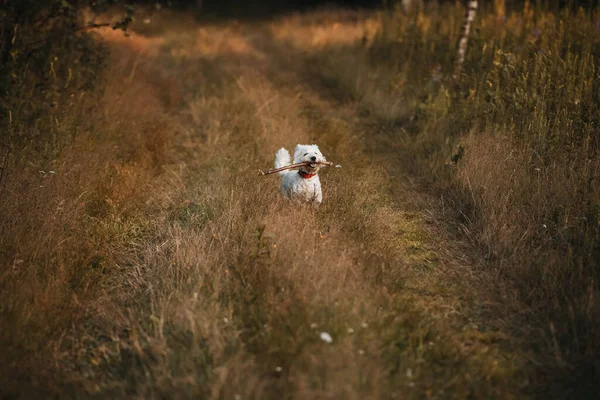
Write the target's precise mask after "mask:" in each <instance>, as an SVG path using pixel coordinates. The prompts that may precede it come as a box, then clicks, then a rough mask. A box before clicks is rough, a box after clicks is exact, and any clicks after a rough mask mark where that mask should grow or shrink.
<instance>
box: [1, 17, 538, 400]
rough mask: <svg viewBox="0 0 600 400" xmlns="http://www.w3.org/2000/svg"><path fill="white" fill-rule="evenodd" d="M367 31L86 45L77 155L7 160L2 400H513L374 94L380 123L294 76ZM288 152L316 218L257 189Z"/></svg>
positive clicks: (351, 24) (508, 358)
mask: <svg viewBox="0 0 600 400" xmlns="http://www.w3.org/2000/svg"><path fill="white" fill-rule="evenodd" d="M317 17H318V18H317ZM319 18H321V19H322V20H321V19H319ZM311 20H312V21H313V22H309V21H311ZM315 20H317V21H318V22H314V21H315ZM164 23H165V24H169V23H170V22H168V21H166V22H164ZM311 24H312V25H315V24H316V25H319V26H320V27H318V28H317V27H315V26H311ZM374 24H375V22H374V19H373V18H372V16H371V15H363V14H354V13H332V12H330V13H329V14H327V13H325V12H323V13H318V14H314V15H308V16H306V17H301V16H294V17H290V18H285V19H282V20H276V21H274V22H270V23H261V24H258V25H257V24H243V23H241V24H236V25H230V26H218V25H215V26H211V25H205V26H202V27H196V26H192V27H189V28H187V29H185V30H183V29H182V30H180V31H176V32H171V33H169V34H167V33H165V34H164V35H163V34H156V35H154V36H149V37H139V36H135V35H134V37H133V38H131V39H129V40H127V41H123V40H122V39H121V38H120V37H114V36H111V35H110V34H109V33H107V32H104V33H103V35H104V40H105V41H106V42H107V45H108V46H109V47H110V48H111V49H112V52H113V54H112V57H113V58H112V60H113V62H112V63H111V64H110V65H111V67H110V68H109V69H108V70H107V71H105V74H104V75H103V79H104V81H103V82H104V83H103V89H102V91H99V92H98V93H96V94H95V96H89V100H85V99H84V100H83V101H82V102H81V103H80V104H79V105H78V107H80V108H76V109H73V110H69V114H67V118H71V119H72V121H71V123H70V124H69V126H73V127H76V128H77V129H79V130H80V132H78V135H77V136H76V139H75V141H74V142H73V143H72V144H71V145H68V146H67V147H66V148H65V149H64V150H63V151H62V152H61V153H60V154H59V156H57V157H55V158H54V159H53V160H52V161H51V162H49V163H47V164H44V163H43V162H42V161H38V160H37V159H33V160H32V159H30V160H24V159H17V158H15V159H14V160H13V163H12V168H11V173H10V175H9V176H8V177H7V179H6V182H5V189H4V190H5V191H4V193H6V195H5V196H4V195H3V197H2V199H1V200H0V201H1V202H2V204H1V205H0V206H1V207H2V209H3V210H5V212H3V213H2V215H1V216H0V229H1V230H2V235H1V236H0V249H2V250H1V251H2V253H1V255H2V257H1V260H2V261H1V264H0V265H1V270H0V271H2V274H1V275H0V277H1V278H0V304H2V308H1V309H0V324H2V326H3V327H7V329H3V330H2V332H1V333H0V345H1V346H2V351H3V354H4V360H5V362H4V363H3V366H2V367H1V369H0V372H1V373H0V376H1V378H0V382H1V383H2V390H3V392H4V393H6V394H7V395H9V396H11V397H25V398H27V397H33V396H34V395H40V394H45V395H47V396H54V397H83V398H87V397H111V398H121V397H134V398H160V397H170V398H211V399H236V398H260V399H264V398H273V399H280V398H298V399H320V398H343V399H347V398H356V399H362V398H423V397H426V398H466V397H471V398H502V399H506V398H516V397H523V396H524V392H523V390H524V389H526V388H527V385H528V379H530V375H529V374H530V369H529V367H530V365H529V364H528V363H527V361H526V356H528V355H529V353H530V351H529V350H527V349H523V348H522V347H520V346H521V341H520V340H519V339H518V338H514V337H512V336H511V333H512V332H510V331H508V329H507V328H506V327H507V325H506V324H505V323H503V319H504V317H503V316H502V315H500V314H495V315H490V310H497V308H494V307H495V306H496V305H495V304H493V303H491V302H493V301H496V299H495V298H493V297H492V296H487V295H484V294H482V293H481V291H480V290H479V288H480V287H483V285H484V283H482V282H481V280H482V277H483V278H485V279H487V277H488V275H485V274H478V273H477V270H476V269H474V268H473V264H474V263H475V262H474V261H473V258H471V257H470V250H469V247H468V246H466V245H464V244H462V243H460V242H458V241H456V240H454V239H452V237H451V236H450V235H448V234H447V233H445V230H444V227H443V226H442V224H441V222H440V221H441V215H442V213H443V208H442V207H441V206H439V205H438V204H437V202H435V201H433V200H432V199H431V198H429V197H427V196H426V195H424V194H422V193H421V192H420V191H419V190H418V189H417V188H416V187H415V186H414V185H411V181H410V179H408V177H407V175H406V169H405V168H404V166H403V163H402V162H399V161H398V160H397V158H398V157H397V155H396V154H395V153H390V149H392V150H395V147H393V146H397V145H398V142H397V141H395V139H393V138H392V139H391V140H390V138H389V137H388V136H386V132H388V131H389V122H390V121H391V120H392V119H393V118H392V117H390V116H392V115H394V113H396V111H395V110H396V109H395V108H393V107H390V108H388V109H385V108H379V107H376V102H377V101H381V99H383V98H384V97H385V95H384V93H388V92H386V91H387V90H389V89H387V88H386V89H382V90H381V91H380V89H376V90H374V91H373V93H372V94H370V95H368V96H367V97H365V98H366V99H370V100H368V102H371V103H372V106H373V108H378V109H383V110H385V111H384V115H387V116H388V117H387V119H386V118H383V120H385V121H386V123H387V125H386V124H382V123H381V122H380V119H379V117H378V116H377V115H376V116H375V117H372V116H365V115H364V110H365V108H364V107H363V106H364V103H361V102H351V103H340V102H337V101H335V100H332V98H331V96H330V95H331V94H332V93H334V92H335V91H332V90H331V88H325V87H324V86H323V85H322V82H318V81H315V80H314V79H312V78H311V76H313V75H312V74H313V73H314V72H315V69H318V68H319V67H322V66H323V65H325V64H324V63H327V62H330V58H329V57H331V58H335V59H337V60H339V61H342V62H345V61H346V60H348V59H350V58H339V59H338V58H336V57H338V56H340V57H342V54H343V53H342V51H341V50H339V49H338V50H333V49H328V48H327V46H331V45H334V46H340V45H343V46H347V45H348V43H350V42H351V38H354V39H355V40H356V41H357V42H359V43H360V42H361V41H362V37H363V36H364V35H365V33H367V34H368V35H367V36H368V38H369V39H368V40H372V39H371V38H372V37H371V36H369V35H370V33H369V32H372V30H373V29H374V28H373V27H374V26H375V25H374ZM307 27H308V28H307ZM158 32H162V30H161V29H158ZM340 32H341V33H340ZM305 34H306V39H305V41H302V40H300V39H299V38H300V37H302V36H303V35H305ZM214 38H218V40H214ZM290 43H295V45H296V46H297V47H294V45H292V44H290ZM361 46H362V45H361ZM352 49H353V51H355V52H356V53H355V54H356V57H363V55H364V53H363V51H364V50H356V49H354V48H352ZM361 54H362V55H361ZM344 57H348V56H344ZM315 60H318V61H319V63H315ZM307 62H310V63H311V64H312V65H311V67H310V68H307V66H306V63H307ZM357 64H358V63H357ZM364 71H368V69H367V67H364ZM320 72H321V75H320V76H329V77H330V78H331V73H330V72H331V71H330V70H329V69H324V70H322V71H320ZM347 76H350V75H347ZM369 79H370V78H368V79H367V78H365V81H364V82H370V81H369ZM328 82H329V83H331V80H329V81H328ZM340 82H341V80H340ZM340 87H341V86H336V88H337V90H339V88H340ZM355 87H356V88H357V89H355V90H356V92H355V93H358V92H359V91H361V90H362V89H361V88H366V87H369V85H368V84H364V85H363V86H355ZM378 93H379V94H378ZM347 96H348V95H347V94H346V95H343V97H347ZM378 99H379V100H378ZM87 101H89V102H90V103H87ZM396 104H399V103H396ZM91 105H94V106H93V107H92V106H91ZM369 107H371V106H369ZM367 109H368V107H367ZM403 112H404V111H403ZM16 123H19V124H21V125H20V126H21V127H22V128H21V129H28V124H26V123H25V122H24V121H21V122H20V121H16ZM388 140H389V141H388ZM303 142H316V143H318V144H319V145H320V146H321V149H322V150H323V152H324V154H325V155H326V156H327V157H328V159H331V160H334V161H335V162H336V163H339V164H342V165H343V168H342V170H336V169H329V170H326V171H324V172H323V174H322V175H323V176H322V180H323V184H324V190H325V193H324V194H325V204H324V206H323V207H321V208H320V209H319V210H313V209H312V208H298V207H294V206H292V205H290V204H287V203H286V202H284V201H283V200H282V199H281V198H280V196H279V193H278V181H277V178H276V177H267V178H265V177H258V176H257V173H256V171H257V170H258V169H259V168H264V167H265V166H268V165H271V164H272V161H273V155H274V153H275V151H276V150H277V149H278V148H279V147H281V146H286V147H288V148H289V147H291V146H293V145H295V144H296V143H303ZM401 143H405V142H401ZM390 144H393V146H391V145H390ZM40 160H41V158H40ZM36 163H37V164H36ZM32 164H33V165H32ZM470 165H472V166H473V168H474V169H477V168H475V167H476V165H475V164H470ZM465 168H466V167H465ZM39 170H44V171H46V173H45V174H41V173H39V172H38V171H39ZM49 170H52V171H55V172H56V173H55V174H50V173H49V172H48V171H49ZM271 178H272V179H271ZM481 179H482V180H483V179H486V177H485V176H482V177H481ZM478 285H480V286H478ZM492 306H494V307H492ZM321 332H326V333H328V334H329V335H330V336H331V337H332V339H333V340H332V343H327V342H325V341H323V340H322V339H321V338H320V333H321Z"/></svg>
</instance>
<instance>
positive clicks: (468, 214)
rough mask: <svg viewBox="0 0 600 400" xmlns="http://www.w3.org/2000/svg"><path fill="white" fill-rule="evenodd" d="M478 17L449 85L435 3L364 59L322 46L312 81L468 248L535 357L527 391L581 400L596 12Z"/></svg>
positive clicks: (586, 340) (589, 356)
mask: <svg viewBox="0 0 600 400" xmlns="http://www.w3.org/2000/svg"><path fill="white" fill-rule="evenodd" d="M490 8H491V7H490ZM490 8H488V9H483V10H482V12H481V13H480V14H479V15H478V21H477V30H476V34H475V35H474V37H473V38H472V40H471V42H470V46H471V47H470V50H469V55H468V61H467V64H466V70H465V71H464V74H463V76H462V77H461V78H460V80H459V81H458V82H453V81H451V80H450V79H449V76H450V74H451V73H452V68H453V55H454V51H453V49H454V45H455V43H456V42H457V37H456V35H457V34H458V33H459V26H460V24H461V20H462V16H463V12H464V10H463V9H462V8H461V7H458V6H453V5H443V6H438V5H435V4H431V5H428V6H427V7H425V8H423V9H421V10H417V11H415V12H413V13H410V14H405V13H403V12H402V11H400V10H397V11H394V12H387V13H383V14H381V16H380V26H381V29H380V31H379V33H378V35H377V36H376V37H375V39H374V40H372V41H371V40H369V41H367V43H366V46H365V43H361V42H360V41H359V40H358V39H357V41H356V43H355V45H354V46H337V45H335V44H332V45H330V46H328V47H324V48H323V49H322V51H321V52H320V53H318V54H316V55H315V56H314V57H313V58H312V60H313V64H312V71H313V76H316V77H318V78H319V79H320V80H321V82H322V83H323V84H325V85H326V86H328V87H330V88H331V89H333V90H334V91H335V93H336V95H337V97H338V98H341V99H350V100H351V101H354V102H356V103H357V107H358V108H359V109H361V110H363V111H364V112H366V113H368V115H370V116H371V117H373V118H374V119H375V120H376V121H377V122H375V124H379V125H380V126H381V130H382V131H384V132H387V133H388V137H387V139H386V140H385V141H384V143H385V145H386V146H387V147H388V151H389V152H390V153H394V152H395V153H396V154H397V155H398V156H397V157H398V158H402V159H403V161H400V164H402V165H403V167H404V169H405V170H412V171H414V172H415V173H417V174H419V175H421V176H423V177H424V183H426V184H427V185H428V186H429V187H431V188H434V191H435V192H437V194H438V195H439V196H440V198H441V199H442V201H443V204H444V210H445V211H447V212H448V211H449V214H450V215H452V218H451V219H450V220H454V221H455V226H456V228H457V230H459V231H460V232H461V236H462V237H464V238H467V239H468V240H470V241H471V242H472V243H473V244H474V245H475V246H476V247H478V248H480V249H481V255H482V257H483V258H484V259H485V260H486V263H485V264H486V266H487V270H489V271H490V275H491V276H487V277H486V275H485V274H482V275H481V277H482V278H483V279H482V281H480V282H479V283H478V286H479V287H481V288H483V290H487V291H489V292H492V293H495V294H496V296H497V298H498V299H499V300H498V301H499V302H500V303H499V304H497V305H496V310H495V311H493V313H497V314H504V315H506V316H507V317H506V321H505V326H506V327H507V329H509V330H510V331H512V334H513V335H514V337H522V338H526V341H527V342H529V344H528V346H530V348H532V349H536V351H535V355H534V359H535V363H536V364H537V365H538V371H539V372H538V375H537V377H536V378H535V379H536V381H535V383H536V384H539V386H535V385H534V386H533V387H535V388H537V390H548V388H551V389H550V390H552V392H551V393H552V396H566V397H569V398H572V397H573V396H575V397H589V396H590V395H591V393H594V392H595V391H596V388H597V386H596V385H597V384H596V383H595V382H597V376H598V375H597V373H598V364H597V360H598V351H599V348H598V344H599V343H600V331H599V330H598V324H597V321H598V312H599V310H600V308H599V303H598V290H599V289H598V259H599V257H600V253H599V252H598V243H599V238H600V229H599V225H598V223H597V222H598V209H599V208H598V207H599V203H598V199H599V198H600V192H599V190H600V186H598V180H597V177H598V171H599V170H598V169H599V168H600V161H599V160H600V158H599V149H600V147H598V140H597V124H598V120H597V118H596V116H597V110H598V105H599V104H600V103H599V102H598V97H597V79H596V78H597V76H596V75H597V72H596V71H597V70H598V63H597V60H598V54H597V43H598V39H599V36H598V28H597V27H598V18H597V11H595V10H594V11H584V10H578V11H576V12H573V11H568V10H563V11H561V12H550V11H548V10H544V9H541V8H536V7H533V6H532V5H531V4H530V3H529V2H527V3H526V4H525V6H524V8H521V9H518V10H509V11H507V10H506V8H505V7H504V3H503V2H495V3H494V9H490ZM375 148H376V149H379V147H378V146H377V145H375ZM377 151H380V150H377ZM452 159H454V162H451V160H452ZM393 168H394V167H393V166H392V167H391V169H393ZM508 327H510V328H508ZM538 393H550V392H538Z"/></svg>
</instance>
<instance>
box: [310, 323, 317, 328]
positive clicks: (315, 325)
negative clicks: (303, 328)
mask: <svg viewBox="0 0 600 400" xmlns="http://www.w3.org/2000/svg"><path fill="white" fill-rule="evenodd" d="M317 326H318V325H317V324H315V323H314V322H313V323H312V324H310V328H311V329H315V328H316V327H317Z"/></svg>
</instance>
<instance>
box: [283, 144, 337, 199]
mask: <svg viewBox="0 0 600 400" xmlns="http://www.w3.org/2000/svg"><path fill="white" fill-rule="evenodd" d="M305 161H307V162H322V161H327V160H325V157H323V154H322V153H321V151H320V150H319V146H317V145H316V144H312V145H308V144H299V145H297V146H296V149H295V150H294V164H297V163H301V162H305ZM290 164H291V160H290V153H289V152H288V151H287V150H286V149H284V148H283V147H282V148H281V149H279V150H278V151H277V154H275V168H281V167H285V166H286V165H290ZM320 168H321V165H320V164H314V165H313V166H303V167H301V168H300V171H303V172H304V173H306V174H317V173H318V172H319V169H320ZM279 175H280V176H281V194H282V195H283V197H285V198H287V199H293V200H299V201H303V202H309V203H313V204H314V205H319V204H321V202H322V201H323V192H322V191H321V181H320V180H319V176H318V175H315V176H313V177H311V178H303V177H302V176H301V175H300V173H299V171H298V170H287V171H281V172H279Z"/></svg>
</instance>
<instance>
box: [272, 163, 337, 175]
mask: <svg viewBox="0 0 600 400" xmlns="http://www.w3.org/2000/svg"><path fill="white" fill-rule="evenodd" d="M317 165H325V166H328V167H331V166H332V165H333V163H332V162H330V161H318V162H308V161H306V162H301V163H298V164H291V165H286V166H285V167H281V168H277V169H271V170H268V171H260V174H261V175H270V174H274V173H277V172H281V171H286V170H288V169H298V168H301V167H305V166H308V167H311V168H313V169H314V168H317Z"/></svg>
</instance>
